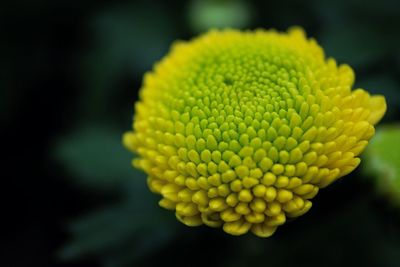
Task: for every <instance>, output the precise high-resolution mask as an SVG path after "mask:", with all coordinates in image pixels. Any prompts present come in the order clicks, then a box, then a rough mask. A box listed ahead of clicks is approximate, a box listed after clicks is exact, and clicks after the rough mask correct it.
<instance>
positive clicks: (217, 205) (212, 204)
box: [123, 27, 386, 237]
mask: <svg viewBox="0 0 400 267" xmlns="http://www.w3.org/2000/svg"><path fill="white" fill-rule="evenodd" d="M354 77H355V75H354V72H353V70H352V69H351V67H349V66H348V65H345V64H344V65H338V64H337V63H336V61H335V60H334V59H332V58H326V57H325V54H324V51H323V49H322V48H321V47H320V46H319V45H318V43H317V42H316V41H315V40H314V39H308V38H307V37H306V34H305V32H304V30H303V29H302V28H300V27H293V28H291V29H290V30H289V31H288V32H287V33H284V32H277V31H275V30H262V29H259V30H256V31H238V30H233V29H229V30H222V31H218V30H213V31H210V32H208V33H206V34H204V35H201V36H199V37H197V38H195V39H193V40H191V41H188V42H176V43H174V44H173V46H172V48H171V51H170V52H169V53H168V55H166V56H165V57H164V58H163V59H162V60H161V61H160V62H159V63H157V64H156V65H155V67H154V69H153V70H152V71H151V72H149V73H147V74H146V75H145V77H144V82H143V86H142V88H141V90H140V100H139V101H138V102H137V103H136V105H135V110H136V113H135V119H134V124H133V130H132V131H130V132H128V133H126V134H125V135H124V137H123V143H124V145H125V146H126V147H127V148H128V149H129V150H131V151H133V152H135V153H136V155H137V157H136V159H135V160H134V166H135V167H138V168H140V169H142V170H143V171H145V172H146V173H147V175H148V180H147V183H148V186H149V188H150V190H151V191H152V192H154V193H156V194H159V195H160V196H161V200H160V206H162V207H163V208H166V209H169V210H174V211H175V213H176V217H177V219H178V220H179V221H181V222H182V223H184V224H186V225H188V226H198V225H201V224H205V225H207V226H210V227H221V228H222V229H223V230H224V231H225V232H227V233H229V234H232V235H242V234H245V233H247V232H249V231H251V232H252V233H254V234H255V235H257V236H260V237H269V236H271V235H272V234H273V233H274V232H275V230H276V228H277V227H278V226H279V225H282V224H284V223H285V222H286V218H287V217H298V216H301V215H303V214H304V213H306V212H307V211H308V210H309V209H310V208H311V206H312V202H311V199H312V198H313V197H314V196H315V195H316V194H317V193H318V191H319V189H320V188H323V187H326V186H328V185H329V184H331V183H332V182H334V181H335V180H337V179H338V178H340V177H342V176H344V175H346V174H348V173H350V172H351V171H353V170H354V169H355V168H356V167H357V166H358V164H359V163H360V159H359V155H360V153H361V152H362V151H363V150H364V149H365V147H366V146H367V144H368V141H369V139H370V138H371V137H372V136H373V135H374V133H375V129H374V124H376V123H377V122H378V121H379V120H380V119H381V118H382V117H383V115H384V113H385V111H386V101H385V98H384V97H382V96H371V95H370V94H369V93H368V92H366V91H365V90H364V89H356V90H353V83H354Z"/></svg>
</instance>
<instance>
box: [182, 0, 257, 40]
mask: <svg viewBox="0 0 400 267" xmlns="http://www.w3.org/2000/svg"><path fill="white" fill-rule="evenodd" d="M252 12H253V11H252V9H251V6H250V5H249V2H248V1H243V0H233V1H227V0H219V1H215V0H214V1H213V0H206V1H200V0H195V1H192V2H191V4H190V5H189V9H188V12H187V17H188V22H189V25H190V26H191V28H192V29H193V31H194V32H203V31H206V30H208V29H210V28H224V27H232V28H244V27H246V26H248V25H249V24H250V21H251V19H252V15H253V14H252Z"/></svg>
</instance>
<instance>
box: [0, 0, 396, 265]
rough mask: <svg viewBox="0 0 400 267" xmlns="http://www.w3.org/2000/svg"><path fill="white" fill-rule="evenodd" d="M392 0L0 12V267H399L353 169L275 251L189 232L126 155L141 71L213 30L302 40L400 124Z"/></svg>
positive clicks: (271, 244)
mask: <svg viewBox="0 0 400 267" xmlns="http://www.w3.org/2000/svg"><path fill="white" fill-rule="evenodd" d="M398 3H400V2H399V1H389V0H380V1H362V0H353V1H317V0H315V1H244V0H243V1H177V0H175V1H159V2H157V1H143V2H140V1H130V2H128V1H127V2H118V1H107V2H106V1H64V0H60V1H5V2H3V3H2V4H1V8H0V17H1V21H2V22H1V26H0V27H1V39H2V41H1V42H0V48H1V49H0V55H1V56H0V68H1V71H0V110H1V113H0V119H1V135H2V138H1V143H2V147H1V152H2V155H3V157H2V158H3V159H2V160H1V166H2V169H3V171H2V173H3V175H1V176H2V179H1V180H2V181H3V183H2V185H1V189H2V191H3V193H2V194H1V196H2V198H3V201H2V205H1V207H2V210H1V214H2V215H1V218H2V220H1V221H2V222H3V223H4V225H3V226H2V227H1V230H2V231H1V242H2V246H1V254H0V266H5V267H9V266H43V267H44V266H87V267H90V266H116V267H118V266H160V265H164V266H165V265H171V266H206V265H222V266H250V265H254V266H255V265H268V266H293V265H297V266H321V265H322V266H338V265H345V264H348V265H355V266H400V258H399V256H398V255H400V218H399V211H398V209H396V208H394V207H393V206H392V205H390V204H388V202H387V201H385V199H384V198H382V197H380V196H378V195H376V194H375V190H374V188H373V184H372V183H370V179H368V177H367V176H366V175H365V174H363V172H362V171H361V170H360V168H362V167H360V168H359V169H358V170H357V171H355V172H354V173H352V174H351V175H349V176H347V177H346V178H344V179H342V180H340V181H338V182H336V183H334V184H333V185H332V186H330V187H329V188H327V189H324V190H322V192H321V193H320V194H319V195H318V196H317V197H316V198H315V200H314V201H313V203H314V207H313V208H312V210H311V211H310V212H309V213H308V214H307V215H305V216H303V217H301V218H299V219H297V220H296V222H293V223H287V224H285V225H284V226H282V227H280V228H279V229H278V231H277V233H276V234H275V235H274V236H273V237H272V238H270V239H260V238H257V237H254V236H251V235H245V236H242V237H232V236H228V235H226V234H224V233H223V232H222V231H221V230H220V229H209V228H207V227H198V228H189V227H186V226H184V225H182V224H180V223H178V222H177V221H176V220H175V218H174V215H173V213H171V212H168V211H164V210H163V209H161V208H159V207H158V206H157V200H158V197H157V196H154V195H152V194H151V193H150V192H149V191H148V190H147V188H146V185H145V176H144V174H142V173H140V172H138V171H136V170H134V169H132V168H131V167H130V159H131V155H130V153H128V152H127V151H125V149H124V148H123V147H122V145H121V135H122V133H123V132H124V131H127V130H129V129H130V126H131V121H132V115H133V103H134V101H135V100H136V99H137V93H138V89H139V88H140V86H141V79H142V76H143V74H144V72H145V71H148V70H150V69H151V66H152V65H153V63H154V62H155V61H157V60H159V59H160V58H161V57H162V56H163V55H164V54H165V53H167V51H168V48H169V45H170V44H171V42H172V41H173V40H176V39H183V40H188V39H190V38H192V37H194V36H196V35H197V34H199V33H201V32H204V31H205V30H206V29H208V28H210V27H225V26H231V27H238V28H244V29H255V28H276V29H278V30H286V29H287V28H288V27H290V26H292V25H299V26H301V27H303V28H304V29H305V30H306V31H307V34H308V36H311V37H315V38H316V39H317V40H318V42H319V43H320V44H321V45H322V47H324V49H325V51H326V54H327V55H328V56H333V57H335V58H336V59H337V60H338V62H339V63H349V64H350V65H351V66H352V67H353V68H354V70H355V72H356V79H357V82H356V87H363V88H365V89H367V90H368V91H370V92H372V93H380V94H384V95H385V96H386V97H387V102H388V112H387V115H386V116H385V118H384V120H383V122H382V123H393V122H396V121H398V119H399V115H398V114H399V106H400V87H399V84H400V80H399V77H400V76H399V75H400V30H399V25H400V4H398Z"/></svg>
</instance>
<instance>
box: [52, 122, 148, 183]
mask: <svg viewBox="0 0 400 267" xmlns="http://www.w3.org/2000/svg"><path fill="white" fill-rule="evenodd" d="M121 133H122V132H121V131H118V130H117V129H111V128H106V127H102V126H89V127H87V128H84V129H78V130H76V131H75V132H73V133H71V134H70V135H68V136H65V137H64V138H62V139H61V140H59V142H58V144H57V145H56V147H55V151H54V154H55V156H56V158H57V159H58V160H59V161H60V162H61V163H62V164H63V165H64V166H65V168H66V169H67V170H68V171H69V172H70V174H71V175H72V176H73V177H74V181H75V182H77V183H78V184H80V185H83V186H87V187H91V188H96V189H102V190H111V189H115V188H117V187H120V186H121V184H123V183H124V182H125V181H126V180H128V179H140V180H141V181H143V183H144V182H145V176H144V175H143V174H142V173H141V172H139V171H135V170H134V169H133V168H132V166H131V158H132V154H131V153H130V152H128V151H127V150H126V149H125V148H124V147H123V146H122V143H121Z"/></svg>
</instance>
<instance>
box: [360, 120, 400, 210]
mask: <svg viewBox="0 0 400 267" xmlns="http://www.w3.org/2000/svg"><path fill="white" fill-rule="evenodd" d="M399 152H400V125H398V124H394V125H385V126H382V127H381V128H379V129H378V130H377V133H376V135H375V137H374V138H373V139H372V140H371V142H370V144H369V145H368V148H367V150H366V151H365V153H364V157H365V161H366V163H364V164H363V166H364V172H365V173H366V174H369V175H373V176H374V180H375V183H376V186H377V189H378V191H379V193H380V194H382V195H384V196H386V197H387V198H388V199H389V200H390V201H392V203H394V204H395V205H400V153H399Z"/></svg>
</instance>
